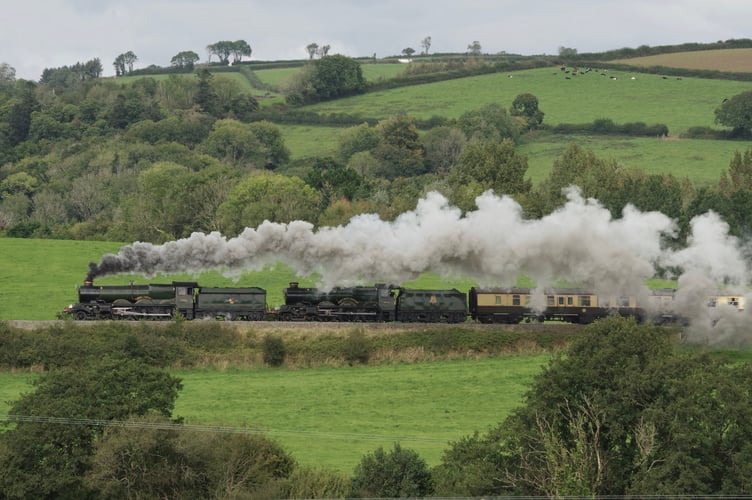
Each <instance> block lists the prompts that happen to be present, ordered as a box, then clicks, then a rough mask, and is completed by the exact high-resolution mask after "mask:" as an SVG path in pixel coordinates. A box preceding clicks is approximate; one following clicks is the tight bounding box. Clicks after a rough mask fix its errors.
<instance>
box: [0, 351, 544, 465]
mask: <svg viewBox="0 0 752 500" xmlns="http://www.w3.org/2000/svg"><path fill="white" fill-rule="evenodd" d="M548 359H549V356H548V355H545V354H537V355H518V356H507V357H502V358H493V359H481V360H472V359H467V360H456V361H441V362H430V363H420V364H395V365H388V364H387V365H380V366H355V367H350V368H314V369H301V370H288V369H261V370H252V371H251V370H243V371H241V370H229V371H219V370H187V371H178V372H174V375H176V376H178V377H180V378H181V379H182V380H183V385H184V388H183V390H182V391H181V393H180V396H179V397H178V401H177V404H176V408H175V411H174V415H175V416H181V417H184V419H185V423H186V424H190V425H222V426H231V427H238V428H243V429H254V430H258V431H259V432H263V433H265V434H266V435H268V436H270V437H272V438H274V439H276V440H278V441H279V442H280V443H282V444H283V445H284V446H285V448H287V449H288V450H289V451H290V452H291V453H292V454H293V455H294V456H295V458H296V459H297V460H298V461H299V462H300V463H302V464H305V465H311V466H321V467H326V468H329V469H335V470H339V471H342V472H345V473H348V474H349V473H351V472H352V470H353V468H354V467H355V465H356V464H357V463H358V462H359V460H360V459H361V457H362V456H363V455H364V454H366V453H368V452H371V451H373V450H374V449H376V448H377V447H379V446H382V447H384V448H385V449H391V447H392V445H393V444H394V443H395V442H399V443H400V444H401V445H402V446H403V447H408V448H412V449H414V450H416V451H418V453H420V455H421V456H422V457H423V458H424V459H425V460H426V461H427V462H428V463H429V465H436V464H438V463H439V461H440V459H441V454H442V452H443V450H445V449H446V448H447V446H448V443H449V441H454V440H457V439H459V438H461V437H462V436H466V435H469V434H472V433H473V432H474V431H475V430H478V431H481V432H484V431H486V430H488V429H489V428H490V427H492V426H494V425H496V424H497V423H499V422H501V421H502V420H503V419H504V417H505V416H506V415H507V414H508V413H509V412H510V410H512V409H513V408H515V407H516V406H518V405H519V404H520V403H521V401H522V395H523V393H524V391H525V389H526V387H527V385H528V384H529V382H530V381H531V380H532V377H533V376H535V374H537V373H538V372H539V371H540V369H541V366H542V365H543V364H545V363H546V362H547V361H548ZM32 378H33V376H32V375H29V374H8V373H2V374H0V415H5V414H7V413H8V408H9V405H8V401H11V400H14V399H16V398H17V397H18V396H19V395H20V394H21V393H22V392H27V391H29V390H31V386H30V385H29V380H31V379H32Z"/></svg>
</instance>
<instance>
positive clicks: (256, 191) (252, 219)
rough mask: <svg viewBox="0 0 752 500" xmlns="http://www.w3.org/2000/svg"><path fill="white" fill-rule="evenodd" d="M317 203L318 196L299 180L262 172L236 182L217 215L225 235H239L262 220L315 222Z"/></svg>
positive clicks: (318, 203) (319, 198)
mask: <svg viewBox="0 0 752 500" xmlns="http://www.w3.org/2000/svg"><path fill="white" fill-rule="evenodd" d="M320 203H321V197H320V195H319V193H317V192H316V190H314V189H313V188H312V187H311V186H309V185H307V184H306V183H305V182H303V181H302V180H301V179H300V178H298V177H287V176H283V175H276V174H271V173H266V172H264V173H260V174H257V175H251V176H248V177H246V178H245V179H243V180H241V181H240V182H239V183H237V184H236V186H235V188H234V189H233V190H232V192H231V193H230V195H229V196H228V198H227V200H226V201H225V202H224V203H222V205H221V206H220V207H219V209H218V210H217V216H218V218H219V220H220V223H221V228H222V232H223V233H224V234H227V235H229V234H239V233H240V232H242V231H243V229H245V228H246V227H257V226H258V225H259V224H261V223H262V222H264V221H265V220H268V221H271V222H291V221H294V220H308V221H311V220H316V219H317V218H318V211H319V206H320Z"/></svg>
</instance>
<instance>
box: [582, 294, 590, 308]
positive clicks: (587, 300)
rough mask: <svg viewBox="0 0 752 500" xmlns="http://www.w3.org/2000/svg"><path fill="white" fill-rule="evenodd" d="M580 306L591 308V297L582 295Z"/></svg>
mask: <svg viewBox="0 0 752 500" xmlns="http://www.w3.org/2000/svg"><path fill="white" fill-rule="evenodd" d="M580 306H581V307H590V295H580Z"/></svg>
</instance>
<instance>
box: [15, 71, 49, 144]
mask: <svg viewBox="0 0 752 500" xmlns="http://www.w3.org/2000/svg"><path fill="white" fill-rule="evenodd" d="M18 87H19V97H18V98H16V99H13V100H11V101H10V102H11V104H10V111H9V114H8V119H7V121H8V128H9V130H8V138H9V139H10V144H11V145H12V146H15V145H18V144H20V143H21V142H23V141H25V140H26V139H27V138H28V136H29V130H30V129H31V116H32V114H33V113H34V112H35V111H39V110H40V109H41V104H40V102H39V100H37V97H36V88H37V85H36V84H35V83H34V82H31V81H24V80H21V81H20V82H19V84H18Z"/></svg>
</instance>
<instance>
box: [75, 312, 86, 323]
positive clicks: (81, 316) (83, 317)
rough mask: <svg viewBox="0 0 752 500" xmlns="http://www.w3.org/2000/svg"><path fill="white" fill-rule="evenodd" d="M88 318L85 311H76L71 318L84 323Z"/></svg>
mask: <svg viewBox="0 0 752 500" xmlns="http://www.w3.org/2000/svg"><path fill="white" fill-rule="evenodd" d="M88 317H89V315H88V314H86V311H80V310H79V311H76V312H75V313H73V318H74V319H76V320H78V321H85V320H86V319H87V318H88Z"/></svg>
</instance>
